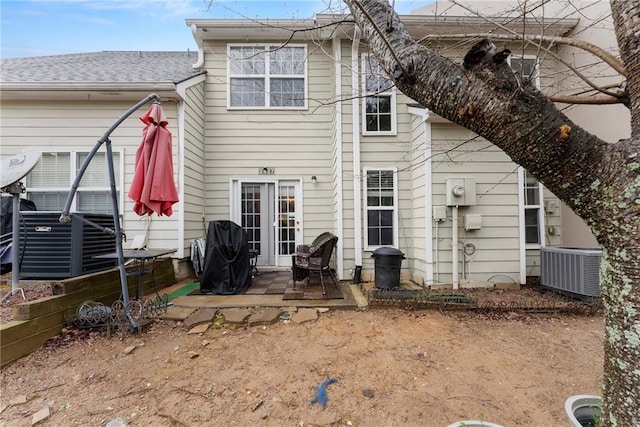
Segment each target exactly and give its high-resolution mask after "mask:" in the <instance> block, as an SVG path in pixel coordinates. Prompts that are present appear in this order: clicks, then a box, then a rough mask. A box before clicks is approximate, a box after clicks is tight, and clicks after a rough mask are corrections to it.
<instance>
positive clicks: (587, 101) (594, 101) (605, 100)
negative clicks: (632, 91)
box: [548, 95, 624, 105]
mask: <svg viewBox="0 0 640 427" xmlns="http://www.w3.org/2000/svg"><path fill="white" fill-rule="evenodd" d="M548 98H549V100H550V101H551V102H562V103H564V104H584V105H605V104H624V100H622V99H621V98H616V97H613V96H576V95H551V96H549V97H548Z"/></svg>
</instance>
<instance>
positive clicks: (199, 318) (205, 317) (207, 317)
mask: <svg viewBox="0 0 640 427" xmlns="http://www.w3.org/2000/svg"><path fill="white" fill-rule="evenodd" d="M217 312H218V310H216V309H215V308H210V307H205V308H199V309H198V311H196V312H195V313H193V314H192V315H191V316H189V317H187V318H186V319H185V320H184V324H185V326H186V327H187V328H192V327H194V326H196V325H199V324H201V323H207V322H210V321H211V320H212V319H213V318H214V317H215V316H216V313H217Z"/></svg>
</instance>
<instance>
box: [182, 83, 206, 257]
mask: <svg viewBox="0 0 640 427" xmlns="http://www.w3.org/2000/svg"><path fill="white" fill-rule="evenodd" d="M204 89H205V85H204V82H202V83H199V84H197V85H194V86H191V87H189V88H188V89H187V90H186V100H185V111H184V118H185V123H184V196H183V197H184V203H183V205H184V243H183V244H184V247H185V254H190V250H191V240H192V239H198V238H200V237H205V236H206V224H205V223H204V212H205V202H204V196H205V190H204V184H205V181H204V117H205V112H204V102H205V92H204Z"/></svg>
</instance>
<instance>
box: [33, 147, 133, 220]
mask: <svg viewBox="0 0 640 427" xmlns="http://www.w3.org/2000/svg"><path fill="white" fill-rule="evenodd" d="M40 151H41V152H43V153H56V154H69V161H70V167H69V183H68V185H67V186H66V187H34V186H31V187H30V186H27V177H25V178H23V179H22V183H23V184H24V185H25V188H26V193H25V197H26V198H29V195H30V193H47V192H66V193H67V194H68V193H69V192H70V191H71V186H72V185H73V182H74V180H75V178H76V175H77V173H78V171H79V169H80V167H81V166H82V163H81V162H79V161H78V155H79V154H89V152H90V151H91V149H90V148H89V149H87V150H51V149H50V147H48V148H42V149H40ZM112 152H113V154H114V157H115V155H116V154H117V155H118V157H119V161H118V163H119V170H120V173H119V174H118V175H117V176H116V179H117V181H119V183H120V184H119V185H116V191H117V192H118V212H119V213H120V214H122V213H123V205H124V149H122V148H119V149H113V150H112ZM100 153H103V154H104V155H105V156H106V155H107V153H106V151H104V152H100ZM114 166H115V164H114ZM105 173H108V170H105ZM27 176H28V175H27ZM92 191H106V192H108V193H109V194H111V183H108V184H107V186H105V187H82V186H78V189H77V190H76V194H75V196H74V198H73V201H72V202H71V208H70V212H83V211H78V197H77V196H78V193H83V192H92ZM36 208H38V209H39V210H42V209H41V208H40V207H38V206H36Z"/></svg>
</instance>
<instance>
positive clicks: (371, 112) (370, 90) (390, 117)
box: [362, 55, 396, 135]
mask: <svg viewBox="0 0 640 427" xmlns="http://www.w3.org/2000/svg"><path fill="white" fill-rule="evenodd" d="M362 70H363V73H364V78H363V82H362V84H363V88H362V92H363V101H362V102H363V107H362V116H363V117H362V121H363V129H362V133H363V134H365V135H395V133H396V91H395V88H394V86H393V83H392V82H391V80H389V78H388V77H387V75H386V74H385V72H384V70H383V69H382V66H381V65H380V63H379V62H378V60H377V59H376V58H375V57H374V56H373V55H364V56H363V60H362Z"/></svg>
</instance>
